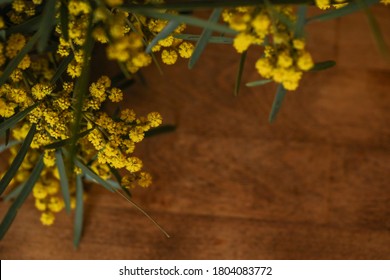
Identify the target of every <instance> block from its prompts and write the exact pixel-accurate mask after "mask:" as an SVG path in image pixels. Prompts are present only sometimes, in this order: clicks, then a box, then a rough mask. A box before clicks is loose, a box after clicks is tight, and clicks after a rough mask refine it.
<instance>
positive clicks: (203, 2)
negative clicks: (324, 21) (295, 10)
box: [121, 0, 312, 12]
mask: <svg viewBox="0 0 390 280" xmlns="http://www.w3.org/2000/svg"><path fill="white" fill-rule="evenodd" d="M264 2H265V1H264V0H229V1H221V0H193V1H190V0H182V1H165V3H161V4H160V3H148V4H142V5H140V4H137V3H136V2H134V3H133V2H130V1H128V2H127V3H125V4H123V5H122V6H121V9H123V10H125V11H129V12H135V11H144V10H150V9H170V10H177V11H190V10H193V9H204V8H218V7H220V8H227V7H238V6H241V7H242V6H254V5H264ZM308 3H312V2H311V1H308V0H272V4H289V5H293V4H295V5H298V4H308Z"/></svg>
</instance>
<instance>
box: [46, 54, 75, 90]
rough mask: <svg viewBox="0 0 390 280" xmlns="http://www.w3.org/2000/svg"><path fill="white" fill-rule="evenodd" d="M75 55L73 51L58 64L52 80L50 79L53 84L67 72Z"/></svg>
mask: <svg viewBox="0 0 390 280" xmlns="http://www.w3.org/2000/svg"><path fill="white" fill-rule="evenodd" d="M73 57H74V54H73V53H71V54H70V55H68V56H67V57H65V58H64V59H63V60H62V61H61V63H60V65H58V68H57V71H56V72H55V74H54V76H53V78H51V81H50V83H51V84H55V83H56V82H57V81H58V79H59V78H60V77H61V75H62V74H63V73H64V72H65V70H66V68H67V67H68V65H69V63H71V62H72V60H73Z"/></svg>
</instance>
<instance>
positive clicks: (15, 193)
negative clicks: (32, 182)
mask: <svg viewBox="0 0 390 280" xmlns="http://www.w3.org/2000/svg"><path fill="white" fill-rule="evenodd" d="M24 184H25V183H24V182H23V183H21V184H20V185H18V186H17V187H15V188H13V189H12V190H11V191H10V192H9V193H8V194H6V195H5V196H4V197H3V199H4V201H11V200H12V199H15V198H16V197H17V196H18V195H19V194H20V192H21V191H22V189H23V187H24Z"/></svg>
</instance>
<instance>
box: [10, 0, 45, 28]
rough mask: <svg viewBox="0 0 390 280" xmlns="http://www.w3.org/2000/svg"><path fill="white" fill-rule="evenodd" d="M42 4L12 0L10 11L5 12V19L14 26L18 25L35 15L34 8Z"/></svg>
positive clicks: (39, 1) (34, 1)
mask: <svg viewBox="0 0 390 280" xmlns="http://www.w3.org/2000/svg"><path fill="white" fill-rule="evenodd" d="M41 4H42V0H33V1H27V0H13V1H12V5H11V7H12V9H11V10H10V11H8V12H7V17H8V18H9V19H10V21H11V22H12V23H14V24H20V23H22V22H24V21H26V20H28V19H29V18H31V17H33V16H34V15H35V14H36V7H37V6H39V5H41Z"/></svg>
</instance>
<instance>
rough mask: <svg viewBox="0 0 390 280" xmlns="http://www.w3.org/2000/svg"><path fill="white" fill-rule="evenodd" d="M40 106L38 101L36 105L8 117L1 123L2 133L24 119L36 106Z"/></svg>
mask: <svg viewBox="0 0 390 280" xmlns="http://www.w3.org/2000/svg"><path fill="white" fill-rule="evenodd" d="M37 106H38V103H35V104H34V105H32V106H30V107H28V108H27V109H25V110H24V111H21V112H18V113H16V114H15V115H13V116H12V117H10V118H8V119H6V120H5V121H3V122H2V123H0V133H4V132H5V131H6V130H7V129H10V128H12V127H13V126H14V125H16V124H17V123H18V122H20V121H21V120H22V119H24V117H25V116H27V114H28V113H30V112H31V111H32V110H34V109H35V107H37Z"/></svg>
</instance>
